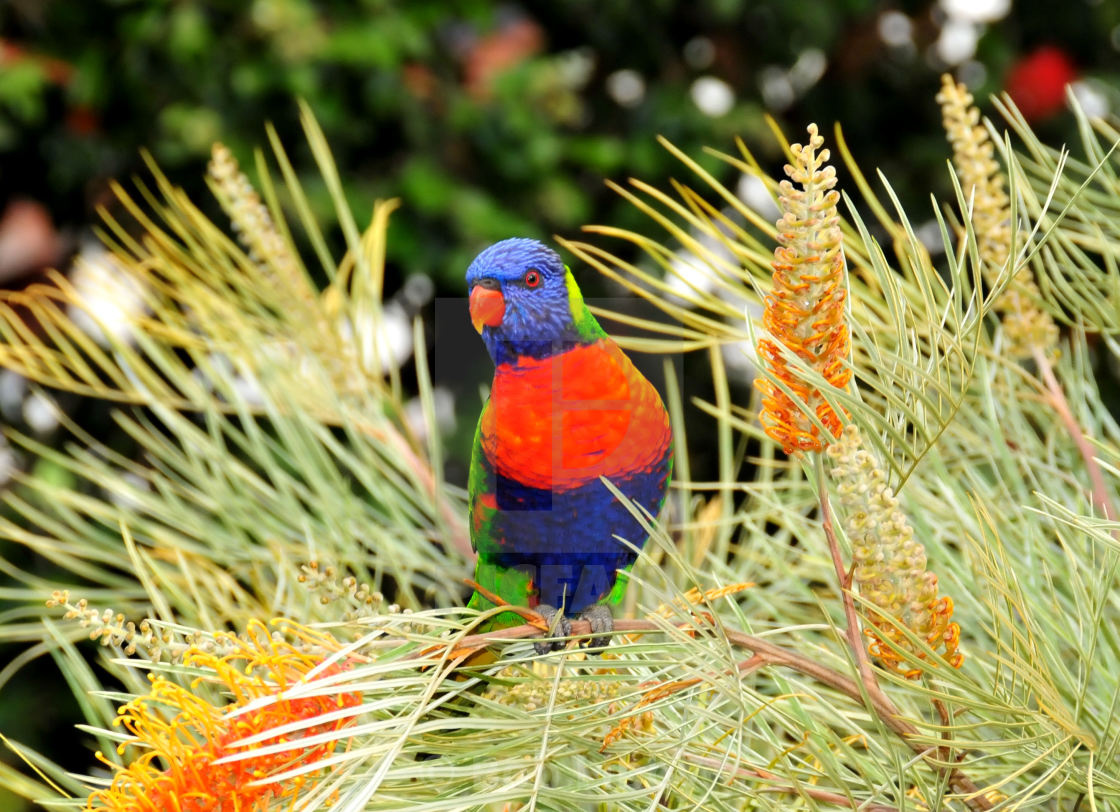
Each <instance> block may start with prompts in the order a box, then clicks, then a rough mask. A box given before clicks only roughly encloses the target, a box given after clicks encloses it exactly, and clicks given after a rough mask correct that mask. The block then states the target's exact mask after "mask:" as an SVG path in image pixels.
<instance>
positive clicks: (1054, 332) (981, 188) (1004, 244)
mask: <svg viewBox="0 0 1120 812" xmlns="http://www.w3.org/2000/svg"><path fill="white" fill-rule="evenodd" d="M937 101H938V103H939V104H940V105H941V112H942V117H943V120H944V124H945V133H946V136H947V137H948V139H949V143H950V144H951V145H952V147H953V165H954V166H955V167H956V168H957V177H959V178H960V181H961V189H962V191H963V192H964V196H965V199H966V200H967V199H968V198H969V197H970V196H971V197H972V228H973V231H974V232H975V233H976V249H977V252H978V253H979V255H980V260H981V262H982V263H983V265H982V268H981V270H982V272H983V275H984V279H985V281H987V282H988V284H989V285H990V284H992V283H993V282H994V281H995V280H996V279H997V278H998V276H999V274H1000V273H1001V272H1002V270H1003V268H1004V267H1005V266H1006V265H1007V263H1008V260H1009V259H1010V258H1011V236H1012V223H1011V201H1010V200H1009V199H1008V197H1007V192H1006V191H1004V188H1003V186H1004V180H1003V172H1002V171H1001V170H1000V166H999V164H998V163H997V162H996V159H995V146H994V145H993V144H992V141H991V139H990V138H989V137H988V131H987V129H985V128H984V125H983V124H981V123H980V111H979V110H978V109H977V108H976V106H975V105H973V103H972V94H971V93H969V92H968V90H967V89H966V88H965V86H964V85H963V84H960V83H958V82H954V81H953V78H952V77H951V76H949V75H948V74H945V75H944V76H942V77H941V91H940V92H939V93H938V94H937ZM1040 298H1041V293H1040V292H1039V290H1038V285H1037V284H1036V282H1035V279H1034V275H1033V274H1032V273H1031V271H1030V268H1028V267H1027V266H1025V265H1023V266H1021V267H1019V268H1018V269H1017V270H1016V271H1015V276H1014V278H1013V279H1012V280H1011V282H1010V283H1009V284H1008V286H1007V288H1006V289H1005V290H1004V292H1003V294H1002V295H1001V296H1000V297H999V298H998V299H996V301H995V304H994V307H995V309H996V310H997V311H999V312H1000V313H1002V314H1003V328H1004V335H1005V336H1006V337H1007V352H1008V354H1009V355H1010V356H1011V357H1012V358H1029V357H1031V355H1032V351H1033V350H1034V349H1035V348H1037V349H1039V350H1041V351H1042V352H1043V353H1049V352H1052V351H1053V350H1054V348H1055V346H1056V345H1057V343H1058V327H1057V325H1055V324H1054V319H1053V318H1051V316H1050V314H1049V313H1047V312H1046V311H1044V310H1042V309H1040V308H1039V307H1038V305H1037V304H1036V302H1037V301H1038V300H1039V299H1040Z"/></svg>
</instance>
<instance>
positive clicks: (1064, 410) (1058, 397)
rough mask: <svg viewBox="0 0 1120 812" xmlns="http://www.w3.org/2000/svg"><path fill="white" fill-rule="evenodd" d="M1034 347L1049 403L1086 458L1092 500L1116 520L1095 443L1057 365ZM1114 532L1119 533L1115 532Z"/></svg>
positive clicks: (1105, 514)
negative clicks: (1074, 407) (1071, 403)
mask: <svg viewBox="0 0 1120 812" xmlns="http://www.w3.org/2000/svg"><path fill="white" fill-rule="evenodd" d="M1031 350H1032V354H1033V355H1034V362H1035V363H1036V364H1037V365H1038V371H1039V373H1040V374H1041V375H1042V380H1043V382H1045V384H1046V392H1047V395H1049V400H1050V405H1051V406H1053V407H1054V411H1056V412H1057V413H1058V417H1059V418H1060V419H1061V421H1062V423H1063V424H1064V425H1065V427H1066V430H1067V431H1068V432H1069V436H1070V438H1071V439H1072V440H1073V443H1074V445H1076V446H1077V450H1078V452H1080V454H1081V459H1083V460H1084V461H1085V469H1086V470H1087V471H1088V472H1089V482H1090V484H1091V485H1092V493H1093V503H1094V504H1095V505H1096V506H1097V507H1098V508H1100V511H1101V513H1103V514H1104V517H1105V518H1106V519H1108V521H1110V522H1114V521H1116V508H1115V507H1113V505H1112V500H1111V499H1110V498H1109V496H1108V486H1107V485H1106V484H1105V481H1104V474H1102V473H1101V466H1100V463H1098V462H1097V458H1096V457H1095V456H1094V455H1093V446H1092V444H1091V443H1090V442H1089V441H1088V440H1086V439H1085V432H1083V431H1082V430H1081V425H1080V424H1079V423H1078V422H1077V418H1076V417H1074V416H1073V410H1072V409H1070V407H1069V400H1067V399H1066V393H1065V390H1063V389H1062V385H1061V383H1059V381H1058V378H1057V376H1055V375H1054V367H1053V366H1052V365H1051V364H1050V359H1049V358H1047V357H1046V353H1045V352H1043V349H1042V347H1039V346H1034V347H1032V348H1031ZM1113 535H1117V534H1116V533H1115V532H1114V533H1113Z"/></svg>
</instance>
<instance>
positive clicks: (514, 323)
mask: <svg viewBox="0 0 1120 812" xmlns="http://www.w3.org/2000/svg"><path fill="white" fill-rule="evenodd" d="M467 289H468V291H469V293H470V311H471V322H472V323H473V324H474V328H475V329H476V330H478V332H479V333H480V334H481V335H482V340H483V341H484V342H485V344H486V349H487V350H489V352H490V356H491V357H492V358H493V359H494V363H495V364H502V363H515V362H516V361H517V359H518V358H519V357H522V356H528V357H531V358H545V357H547V356H550V355H555V354H557V353H559V352H563V351H565V350H568V349H571V348H572V347H573V346H575V345H576V344H585V343H588V341H594V340H595V339H596V338H598V337H599V336H600V335H602V330H601V329H600V328H599V325H598V324H597V323H596V322H595V319H594V318H593V317H592V316H591V314H590V312H588V310H587V306H586V305H584V303H583V297H582V296H581V295H580V292H579V287H578V286H577V285H576V282H575V279H574V278H573V277H572V274H571V272H570V271H569V270H568V269H567V268H566V267H565V266H564V263H563V262H562V261H561V260H560V256H559V254H557V253H556V252H555V251H553V250H552V249H551V248H548V247H547V246H545V245H543V244H542V243H539V242H537V241H536V240H530V239H525V238H514V239H510V240H502V241H501V242H498V243H494V244H493V245H491V246H490V247H489V248H487V249H486V250H485V251H483V252H482V253H481V254H479V255H478V256H477V257H475V259H474V262H472V263H471V265H470V267H469V268H467Z"/></svg>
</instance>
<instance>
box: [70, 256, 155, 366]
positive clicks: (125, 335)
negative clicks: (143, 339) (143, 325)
mask: <svg viewBox="0 0 1120 812" xmlns="http://www.w3.org/2000/svg"><path fill="white" fill-rule="evenodd" d="M69 279H70V284H71V285H73V286H74V291H75V293H76V294H77V296H78V303H76V304H71V305H69V306H68V307H67V315H69V316H70V319H71V321H73V322H74V323H75V324H76V325H78V327H79V328H80V329H81V330H82V331H84V332H85V333H87V334H89V335H90V336H92V337H93V339H94V340H96V341H97V342H98V343H99V344H102V345H108V344H109V343H110V338H112V339H116V340H125V341H127V340H129V338H130V336H131V335H132V333H133V324H134V322H135V321H136V319H137V318H138V317H139V316H141V315H142V314H143V313H144V312H145V310H146V306H145V304H144V295H143V290H142V288H141V286H140V282H139V281H138V280H137V279H136V277H135V276H133V275H131V274H129V273H128V271H127V270H126V269H125V268H124V267H122V266H121V264H120V261H119V260H118V259H117V258H116V257H114V256H113V255H112V253H110V252H109V250H108V249H106V248H105V247H104V246H102V245H101V244H100V243H98V242H94V241H88V242H86V243H84V244H83V245H82V248H81V250H80V251H79V252H78V255H77V257H75V258H74V266H73V269H72V270H71V272H70V276H69Z"/></svg>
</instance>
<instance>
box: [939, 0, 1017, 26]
mask: <svg viewBox="0 0 1120 812" xmlns="http://www.w3.org/2000/svg"><path fill="white" fill-rule="evenodd" d="M941 8H942V10H943V11H944V12H945V14H946V16H948V17H949V18H950V19H953V20H961V21H964V22H970V23H992V22H995V21H996V20H1002V19H1003V18H1004V17H1006V16H1007V13H1008V12H1009V11H1011V0H941Z"/></svg>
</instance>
